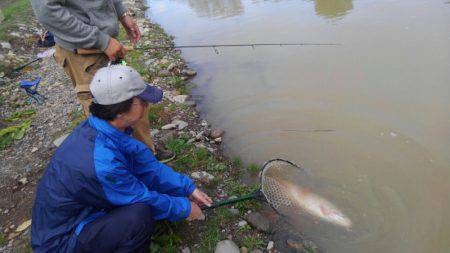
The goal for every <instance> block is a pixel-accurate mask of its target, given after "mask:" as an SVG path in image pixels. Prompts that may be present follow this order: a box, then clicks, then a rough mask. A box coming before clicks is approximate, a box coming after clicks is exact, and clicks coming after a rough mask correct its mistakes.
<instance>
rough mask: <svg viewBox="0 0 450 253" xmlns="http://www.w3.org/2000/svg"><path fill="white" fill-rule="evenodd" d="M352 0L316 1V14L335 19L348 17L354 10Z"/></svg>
mask: <svg viewBox="0 0 450 253" xmlns="http://www.w3.org/2000/svg"><path fill="white" fill-rule="evenodd" d="M352 2H353V1H352V0H315V5H316V7H315V9H316V13H317V15H319V16H323V17H325V18H329V19H334V18H337V17H342V16H344V15H346V14H347V13H348V12H350V11H351V10H352V9H353V3H352Z"/></svg>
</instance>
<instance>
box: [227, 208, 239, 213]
mask: <svg viewBox="0 0 450 253" xmlns="http://www.w3.org/2000/svg"><path fill="white" fill-rule="evenodd" d="M228 211H229V212H230V213H231V214H233V215H238V214H239V210H238V209H236V208H229V209H228Z"/></svg>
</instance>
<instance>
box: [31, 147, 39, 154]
mask: <svg viewBox="0 0 450 253" xmlns="http://www.w3.org/2000/svg"><path fill="white" fill-rule="evenodd" d="M38 150H39V149H38V148H37V147H33V148H32V149H31V153H35V152H36V151H38Z"/></svg>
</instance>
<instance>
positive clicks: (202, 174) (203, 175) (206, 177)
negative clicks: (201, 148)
mask: <svg viewBox="0 0 450 253" xmlns="http://www.w3.org/2000/svg"><path fill="white" fill-rule="evenodd" d="M191 177H192V178H193V179H197V180H200V181H202V182H204V183H209V182H211V180H213V179H214V176H213V175H211V174H209V173H208V172H206V171H196V172H192V174H191Z"/></svg>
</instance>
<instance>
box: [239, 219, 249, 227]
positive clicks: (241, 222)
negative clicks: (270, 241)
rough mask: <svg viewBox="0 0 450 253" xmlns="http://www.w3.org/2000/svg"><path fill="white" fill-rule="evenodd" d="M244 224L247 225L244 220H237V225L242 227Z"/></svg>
mask: <svg viewBox="0 0 450 253" xmlns="http://www.w3.org/2000/svg"><path fill="white" fill-rule="evenodd" d="M245 225H247V222H246V221H245V220H241V221H239V222H238V226H239V227H243V226H245Z"/></svg>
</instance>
